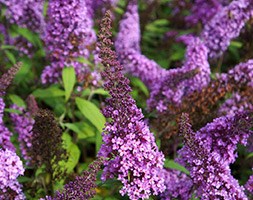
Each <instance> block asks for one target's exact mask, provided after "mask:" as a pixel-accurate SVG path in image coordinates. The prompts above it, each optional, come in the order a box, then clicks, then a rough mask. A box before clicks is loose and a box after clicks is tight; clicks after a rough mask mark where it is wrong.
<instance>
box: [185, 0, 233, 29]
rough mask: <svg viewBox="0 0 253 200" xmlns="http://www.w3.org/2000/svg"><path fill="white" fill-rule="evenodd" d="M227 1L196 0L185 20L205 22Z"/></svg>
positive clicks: (195, 22)
mask: <svg viewBox="0 0 253 200" xmlns="http://www.w3.org/2000/svg"><path fill="white" fill-rule="evenodd" d="M227 3H228V1H227V0H212V1H209V0H208V1H206V0H196V1H195V2H194V4H193V6H192V8H191V14H190V15H188V16H187V17H186V18H185V20H186V22H188V23H190V24H197V23H198V22H201V23H202V24H206V23H207V22H208V21H209V20H210V19H212V18H213V16H214V15H215V14H216V13H217V12H219V11H220V10H221V9H222V7H223V6H224V5H226V4H227Z"/></svg>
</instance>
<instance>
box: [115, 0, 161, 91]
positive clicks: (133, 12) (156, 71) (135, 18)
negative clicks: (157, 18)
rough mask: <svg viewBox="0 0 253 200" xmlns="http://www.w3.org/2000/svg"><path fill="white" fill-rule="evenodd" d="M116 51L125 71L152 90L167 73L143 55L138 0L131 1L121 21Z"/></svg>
mask: <svg viewBox="0 0 253 200" xmlns="http://www.w3.org/2000/svg"><path fill="white" fill-rule="evenodd" d="M115 49H116V52H117V54H118V57H119V60H120V62H121V64H122V65H123V66H124V69H125V70H126V71H127V72H130V73H131V74H132V75H134V76H137V77H138V78H140V79H141V80H142V81H143V82H144V83H145V84H146V85H147V86H148V87H149V88H152V86H153V85H154V84H155V83H156V81H157V80H158V79H159V78H160V77H161V76H163V75H164V73H165V71H166V70H165V69H162V68H161V67H160V66H159V65H158V64H157V63H156V62H155V61H153V60H150V59H148V58H147V57H145V56H144V55H142V54H141V49H140V25H139V15H138V5H137V1H136V0H131V1H129V4H128V6H127V10H126V12H125V14H124V16H123V19H122V20H121V21H120V27H119V33H118V35H117V38H116V41H115Z"/></svg>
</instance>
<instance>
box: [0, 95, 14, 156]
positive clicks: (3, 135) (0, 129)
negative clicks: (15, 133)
mask: <svg viewBox="0 0 253 200" xmlns="http://www.w3.org/2000/svg"><path fill="white" fill-rule="evenodd" d="M4 108H5V103H4V101H3V99H2V98H1V97H0V148H3V149H8V150H11V151H13V152H15V147H14V145H13V144H12V143H11V136H12V132H10V131H9V129H8V128H7V127H6V126H5V125H4V122H3V115H4V114H3V113H4Z"/></svg>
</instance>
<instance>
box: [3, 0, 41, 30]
mask: <svg viewBox="0 0 253 200" xmlns="http://www.w3.org/2000/svg"><path fill="white" fill-rule="evenodd" d="M0 3H2V4H3V5H5V6H6V8H7V10H6V17H7V19H8V21H9V22H10V23H12V24H17V25H19V26H21V27H23V28H28V29H30V30H31V31H34V32H37V33H40V32H41V31H42V30H43V28H44V17H43V3H44V0H42V1H36V0H23V1H19V0H8V1H6V0H0ZM31 19H32V20H31Z"/></svg>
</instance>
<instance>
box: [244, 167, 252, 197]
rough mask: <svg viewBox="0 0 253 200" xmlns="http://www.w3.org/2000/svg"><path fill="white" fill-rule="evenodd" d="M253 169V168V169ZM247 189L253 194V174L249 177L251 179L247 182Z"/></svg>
mask: <svg viewBox="0 0 253 200" xmlns="http://www.w3.org/2000/svg"><path fill="white" fill-rule="evenodd" d="M252 171H253V169H252ZM245 188H246V190H248V191H249V192H250V193H251V194H253V175H251V176H250V177H249V180H248V181H247V183H246V184H245Z"/></svg>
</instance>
